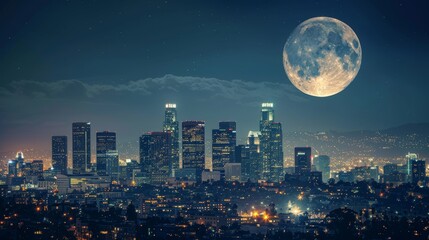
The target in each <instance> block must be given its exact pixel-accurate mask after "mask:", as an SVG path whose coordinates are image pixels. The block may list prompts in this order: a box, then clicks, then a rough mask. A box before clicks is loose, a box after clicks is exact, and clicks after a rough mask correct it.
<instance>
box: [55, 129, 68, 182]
mask: <svg viewBox="0 0 429 240" xmlns="http://www.w3.org/2000/svg"><path fill="white" fill-rule="evenodd" d="M67 163H68V148H67V136H52V167H53V169H54V171H57V172H59V173H61V174H67Z"/></svg>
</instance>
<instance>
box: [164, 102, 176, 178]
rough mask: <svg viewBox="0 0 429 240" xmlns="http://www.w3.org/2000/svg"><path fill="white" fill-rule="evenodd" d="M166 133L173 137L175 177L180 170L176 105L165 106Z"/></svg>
mask: <svg viewBox="0 0 429 240" xmlns="http://www.w3.org/2000/svg"><path fill="white" fill-rule="evenodd" d="M163 131H164V132H169V133H170V135H171V150H170V152H171V175H172V176H173V177H174V176H175V172H176V171H177V170H178V169H179V167H180V164H179V122H178V121H177V111H176V104H175V103H167V104H166V105H165V117H164V126H163Z"/></svg>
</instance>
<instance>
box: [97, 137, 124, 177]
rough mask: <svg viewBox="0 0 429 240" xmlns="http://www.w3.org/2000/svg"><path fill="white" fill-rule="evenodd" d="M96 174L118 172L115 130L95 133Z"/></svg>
mask: <svg viewBox="0 0 429 240" xmlns="http://www.w3.org/2000/svg"><path fill="white" fill-rule="evenodd" d="M96 151H97V174H98V175H115V174H117V173H118V172H119V159H118V156H117V155H118V154H117V153H118V152H117V149H116V133H115V132H109V131H104V132H97V133H96Z"/></svg>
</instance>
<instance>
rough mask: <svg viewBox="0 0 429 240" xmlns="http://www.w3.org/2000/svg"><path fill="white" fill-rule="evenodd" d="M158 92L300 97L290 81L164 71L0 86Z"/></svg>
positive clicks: (52, 95)
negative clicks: (109, 79) (118, 78)
mask: <svg viewBox="0 0 429 240" xmlns="http://www.w3.org/2000/svg"><path fill="white" fill-rule="evenodd" d="M160 93H179V94H182V93H183V94H186V93H191V94H195V95H199V94H202V96H204V97H205V98H207V97H209V98H210V97H211V98H224V99H227V100H232V101H235V102H236V103H241V104H248V103H252V104H253V103H256V102H258V103H259V102H261V101H267V100H272V99H275V98H283V97H287V98H289V100H292V101H295V102H300V101H303V100H304V98H303V97H301V96H299V93H298V91H297V90H296V89H295V88H294V87H293V86H292V85H290V84H286V83H275V82H248V81H243V80H221V79H217V78H205V77H191V76H175V75H171V74H167V75H165V76H163V77H158V78H145V79H140V80H136V81H130V82H127V83H125V84H104V83H85V82H83V81H81V80H59V81H54V82H39V81H32V80H20V81H14V82H11V83H10V84H9V85H8V86H7V87H6V88H0V97H11V96H17V97H29V98H35V99H73V100H79V99H80V100H85V101H91V100H97V99H99V98H103V99H104V97H105V96H111V95H115V96H128V95H130V94H137V95H141V96H150V95H157V94H160Z"/></svg>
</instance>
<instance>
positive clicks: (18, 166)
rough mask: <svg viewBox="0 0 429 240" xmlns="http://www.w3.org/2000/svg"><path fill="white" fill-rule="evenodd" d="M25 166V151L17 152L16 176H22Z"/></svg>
mask: <svg viewBox="0 0 429 240" xmlns="http://www.w3.org/2000/svg"><path fill="white" fill-rule="evenodd" d="M23 166H24V153H22V152H17V153H16V174H17V175H16V176H18V177H21V176H22V168H23Z"/></svg>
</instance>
